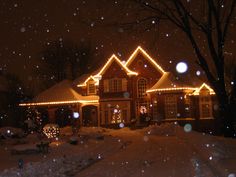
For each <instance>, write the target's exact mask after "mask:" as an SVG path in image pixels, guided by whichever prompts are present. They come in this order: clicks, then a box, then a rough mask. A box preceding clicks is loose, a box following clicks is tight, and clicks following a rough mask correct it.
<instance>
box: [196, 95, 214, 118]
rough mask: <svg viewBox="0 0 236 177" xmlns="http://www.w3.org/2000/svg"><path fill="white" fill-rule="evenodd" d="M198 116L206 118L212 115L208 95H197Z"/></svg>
mask: <svg viewBox="0 0 236 177" xmlns="http://www.w3.org/2000/svg"><path fill="white" fill-rule="evenodd" d="M199 107H200V117H201V118H207V117H212V103H211V98H210V96H207V95H205V96H200V97H199Z"/></svg>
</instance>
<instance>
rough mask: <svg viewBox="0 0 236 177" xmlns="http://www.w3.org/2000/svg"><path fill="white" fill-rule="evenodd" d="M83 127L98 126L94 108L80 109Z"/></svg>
mask: <svg viewBox="0 0 236 177" xmlns="http://www.w3.org/2000/svg"><path fill="white" fill-rule="evenodd" d="M82 123H83V126H98V111H97V107H96V106H92V105H89V106H84V107H83V108H82Z"/></svg>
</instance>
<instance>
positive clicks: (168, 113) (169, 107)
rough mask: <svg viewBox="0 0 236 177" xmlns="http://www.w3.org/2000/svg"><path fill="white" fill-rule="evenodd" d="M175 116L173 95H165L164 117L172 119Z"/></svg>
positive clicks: (175, 106) (174, 98)
mask: <svg viewBox="0 0 236 177" xmlns="http://www.w3.org/2000/svg"><path fill="white" fill-rule="evenodd" d="M176 117H177V102H176V96H175V95H172V96H170V95H166V96H165V118H166V119H173V118H176Z"/></svg>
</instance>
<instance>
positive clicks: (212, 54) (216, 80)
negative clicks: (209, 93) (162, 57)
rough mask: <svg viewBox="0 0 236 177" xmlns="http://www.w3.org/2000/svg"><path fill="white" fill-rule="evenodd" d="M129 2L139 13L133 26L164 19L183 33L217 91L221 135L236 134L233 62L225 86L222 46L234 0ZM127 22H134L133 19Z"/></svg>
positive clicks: (231, 21) (231, 17) (225, 38)
mask: <svg viewBox="0 0 236 177" xmlns="http://www.w3.org/2000/svg"><path fill="white" fill-rule="evenodd" d="M129 3H131V4H133V9H132V8H131V10H130V11H136V10H138V11H139V12H140V13H139V17H140V18H139V19H136V21H135V24H136V27H137V26H139V25H140V24H143V23H146V24H151V21H152V20H156V21H158V22H160V21H161V20H162V21H163V20H165V21H168V22H171V23H172V24H174V25H175V26H176V27H178V28H179V29H181V31H183V32H184V33H185V34H186V37H187V39H188V40H189V41H190V43H191V45H192V47H193V49H194V52H195V55H196V58H197V63H198V64H199V65H200V67H201V68H202V69H203V70H204V72H205V74H206V77H207V79H208V81H209V83H210V85H211V86H212V88H213V89H214V91H215V93H216V97H217V100H218V104H219V113H220V119H221V123H222V124H223V126H222V128H223V130H224V135H225V136H231V137H233V136H236V133H235V128H234V126H233V123H234V122H235V119H236V118H235V113H234V112H235V108H236V107H235V99H236V98H235V97H236V96H235V92H236V91H235V90H236V88H235V87H236V68H235V65H233V66H231V69H232V70H233V71H232V73H233V75H234V77H232V80H231V82H230V83H231V84H228V86H229V87H228V89H227V87H226V79H225V76H226V70H225V68H226V65H225V50H226V48H225V47H226V42H227V39H229V38H227V37H228V35H229V33H230V32H229V29H230V25H231V24H232V23H233V20H235V17H234V15H235V5H236V0H202V1H191V0H184V1H183V0H130V1H129ZM191 3H193V4H191ZM137 7H138V8H137ZM140 14H141V15H140ZM129 24H132V25H134V23H133V22H131V23H129ZM148 27H149V26H148ZM151 27H153V26H151ZM199 35H201V36H202V37H204V39H205V41H206V42H205V43H203V42H202V41H201V40H199V38H198V37H199ZM202 45H204V47H205V49H207V52H208V53H209V56H206V55H205V52H204V51H203V47H202Z"/></svg>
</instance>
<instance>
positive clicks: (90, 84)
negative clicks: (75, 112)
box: [87, 81, 96, 95]
mask: <svg viewBox="0 0 236 177" xmlns="http://www.w3.org/2000/svg"><path fill="white" fill-rule="evenodd" d="M87 93H88V95H91V94H96V86H95V84H94V81H89V82H88V84H87Z"/></svg>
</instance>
